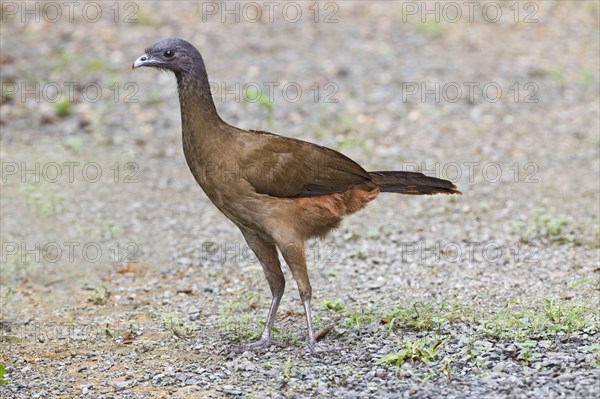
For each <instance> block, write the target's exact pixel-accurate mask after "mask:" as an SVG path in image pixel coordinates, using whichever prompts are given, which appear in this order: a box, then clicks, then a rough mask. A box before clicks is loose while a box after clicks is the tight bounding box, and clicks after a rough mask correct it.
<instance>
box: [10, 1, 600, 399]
mask: <svg viewBox="0 0 600 399" xmlns="http://www.w3.org/2000/svg"><path fill="white" fill-rule="evenodd" d="M75 3H76V4H75V5H73V6H72V8H71V9H69V7H70V6H69V7H68V6H66V5H65V4H63V3H37V2H31V3H28V5H27V7H29V6H30V8H27V10H30V11H28V12H29V13H28V12H27V11H26V9H25V8H24V7H26V6H25V5H24V3H21V2H8V1H3V2H2V16H1V18H2V24H1V35H0V37H1V39H0V40H1V41H0V43H1V52H0V63H1V72H0V78H1V80H2V104H1V108H0V110H1V114H0V129H1V132H2V135H1V140H0V143H1V145H2V147H1V150H0V157H1V162H2V182H1V185H0V188H1V192H0V197H1V198H0V199H1V208H0V217H1V220H2V223H1V237H0V239H1V242H2V248H1V250H2V259H1V260H2V264H1V275H0V277H1V284H0V299H1V304H2V308H1V321H0V323H1V324H0V331H1V336H0V338H1V342H0V348H1V353H0V364H2V365H3V366H4V367H5V370H6V371H5V374H4V377H3V380H2V378H0V383H1V381H4V382H5V383H4V384H3V385H0V396H1V397H3V398H35V397H39V398H55V397H60V398H79V397H90V398H100V397H125V398H154V397H179V398H187V397H225V396H240V397H247V398H252V397H254V398H259V397H298V398H301V397H308V396H311V397H359V396H360V397H378V398H380V397H390V398H391V397H461V398H462V397H474V398H482V397H532V398H535V397H578V398H589V397H597V395H598V394H599V393H600V387H599V384H600V375H599V374H600V346H599V345H598V341H599V340H598V334H599V329H600V321H599V317H598V312H597V309H598V306H599V273H600V267H599V236H600V233H599V227H598V226H599V213H600V209H599V205H598V204H599V203H600V201H599V199H600V198H599V197H600V186H599V183H600V177H599V169H600V163H599V159H600V158H599V153H598V152H599V151H598V149H599V144H600V139H599V133H598V132H599V76H598V70H599V67H600V61H599V57H600V56H599V54H600V50H599V46H600V43H599V34H598V26H599V17H598V12H599V3H598V2H597V1H585V2H581V1H577V2H576V1H573V2H570V1H560V2H559V1H539V2H516V3H515V2H507V3H504V2H503V3H501V4H500V3H498V2H482V3H481V5H478V6H473V7H474V8H473V9H471V10H470V9H469V8H468V7H467V6H464V5H463V6H460V10H461V14H460V16H459V15H458V14H456V10H457V9H456V7H455V8H454V9H453V8H452V6H448V5H447V3H441V2H440V3H435V2H429V3H427V7H429V8H428V9H429V10H433V11H432V13H433V14H427V12H426V10H425V9H424V8H422V7H425V6H424V5H423V4H424V3H422V2H321V3H315V4H313V2H291V3H281V4H280V5H269V4H267V3H263V2H258V3H252V4H249V3H237V2H231V3H229V4H228V5H227V6H225V5H223V3H221V2H204V3H201V2H196V3H194V2H177V3H175V2H163V3H156V2H137V3H136V2H122V3H115V2H97V3H93V4H95V5H97V6H98V7H100V8H99V9H96V8H95V7H96V6H87V8H86V7H84V5H85V4H84V3H79V2H75ZM53 4H56V6H55V5H53ZM255 4H258V5H260V7H261V8H260V9H261V10H262V11H261V14H260V16H259V15H257V14H256V12H257V10H258V9H257V8H256V7H255ZM455 4H459V5H460V4H461V3H460V2H459V3H455ZM36 7H37V8H36ZM224 7H228V8H227V9H225V8H224ZM269 7H272V8H269ZM31 10H33V11H31ZM98 10H101V12H100V13H98ZM228 10H229V11H228ZM269 10H271V11H270V12H269ZM498 10H499V11H498ZM57 12H59V13H60V14H57ZM70 12H71V14H70ZM298 12H300V13H301V14H298ZM71 17H72V18H71ZM436 17H438V18H439V23H436V22H435V21H434V19H435V18H436ZM236 19H237V21H236ZM423 21H425V22H423ZM175 36H176V37H182V38H185V39H187V40H188V41H190V42H191V43H193V44H195V45H196V46H197V47H198V49H199V50H200V51H201V53H202V55H203V57H204V60H205V63H206V65H207V70H208V73H209V78H210V80H211V82H212V83H213V87H214V88H215V93H214V98H215V101H216V105H217V108H218V110H219V112H220V113H221V115H222V117H223V118H224V119H225V120H227V121H228V122H230V123H231V124H234V125H237V126H241V127H245V128H260V129H266V130H270V131H273V132H277V133H280V134H284V135H287V136H291V137H296V138H301V139H304V140H308V141H312V142H316V143H319V144H322V145H326V146H329V147H332V148H335V149H337V150H339V151H342V152H343V153H345V154H346V155H348V156H350V157H352V158H353V159H355V160H356V161H357V162H359V163H360V164H361V165H363V166H364V167H365V168H366V169H368V170H417V169H418V170H422V171H423V172H425V173H427V174H431V175H436V176H439V177H445V178H448V179H451V180H453V181H454V182H455V183H456V184H457V185H458V186H459V188H460V189H461V191H462V192H463V195H462V196H460V197H454V196H453V197H450V196H435V197H427V198H424V197H411V196H396V195H391V194H388V195H381V196H380V197H379V198H378V199H377V200H376V201H375V202H373V203H371V204H370V205H369V206H368V207H367V208H366V209H365V210H364V211H362V212H360V213H358V214H356V215H353V216H352V217H349V218H348V219H347V220H345V221H344V223H343V225H342V226H341V227H340V228H339V229H338V230H336V231H335V232H333V233H332V234H331V235H330V236H329V237H328V238H327V239H326V240H323V241H314V242H310V243H308V251H307V252H308V253H309V271H310V274H311V281H312V285H313V292H314V293H313V296H314V307H315V310H314V317H315V324H316V326H317V328H318V329H324V328H327V327H330V326H333V329H332V330H331V331H330V332H329V333H328V334H327V335H326V336H325V337H324V339H323V342H324V343H325V344H327V345H331V346H334V347H337V348H338V350H337V351H333V352H328V353H325V354H320V355H318V356H316V355H312V354H310V353H307V352H306V350H305V349H304V339H305V324H304V315H303V313H302V308H301V305H300V301H299V296H298V294H297V291H296V287H295V284H294V282H293V280H292V278H291V274H290V273H289V270H285V274H286V278H287V279H288V285H287V289H286V294H285V296H284V299H283V302H282V305H281V308H280V311H279V315H278V319H277V321H276V327H277V331H276V332H275V333H274V334H275V337H276V338H277V339H280V340H282V341H284V343H285V346H284V347H282V348H280V347H273V348H271V349H269V350H268V351H266V352H264V353H243V354H236V353H232V352H231V350H230V349H231V348H232V346H233V345H235V344H236V343H239V342H245V341H249V340H251V339H253V338H256V336H257V334H259V332H260V329H261V326H262V324H261V323H263V322H264V318H265V317H266V312H267V308H268V304H269V301H270V292H269V290H268V285H267V283H266V281H264V278H263V276H262V272H261V268H260V265H259V264H258V263H257V262H256V260H255V259H254V257H253V256H252V254H251V253H250V252H249V250H248V249H247V247H246V246H245V244H244V241H243V237H242V236H241V234H240V233H239V231H238V230H237V229H236V228H235V226H234V225H233V224H232V223H231V222H229V221H228V220H227V219H226V218H225V217H224V216H223V215H221V214H220V213H219V211H218V210H217V209H216V208H215V207H214V206H213V205H212V204H211V203H210V202H209V201H208V199H207V198H206V196H205V195H204V193H203V192H202V190H201V189H200V188H199V187H198V186H197V184H196V183H195V181H194V179H193V177H192V176H191V173H190V172H189V170H188V169H187V166H186V164H185V160H184V158H183V153H182V149H181V138H180V137H181V133H180V132H181V126H180V115H179V105H178V98H177V92H176V84H175V79H174V77H173V76H172V75H171V74H169V73H160V72H158V71H155V70H150V69H141V70H132V69H131V65H132V63H133V61H134V60H135V59H136V58H137V57H139V56H140V55H141V54H142V53H143V51H144V48H145V47H147V46H149V45H151V44H153V43H155V42H156V41H158V40H160V39H163V38H166V37H175ZM271 88H272V92H271V91H270V90H271ZM298 89H300V90H301V93H300V91H299V90H298ZM257 90H258V91H259V92H260V93H262V97H260V99H259V96H258V95H257ZM244 92H245V93H246V94H247V100H246V101H244V100H243V98H244V95H243V94H244ZM386 355H392V356H387V357H386ZM386 363H389V364H386Z"/></svg>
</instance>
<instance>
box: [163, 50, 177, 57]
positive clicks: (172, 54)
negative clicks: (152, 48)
mask: <svg viewBox="0 0 600 399" xmlns="http://www.w3.org/2000/svg"><path fill="white" fill-rule="evenodd" d="M163 55H164V56H165V57H167V58H171V57H173V56H174V55H175V53H173V51H171V50H167V51H165V52H164V53H163Z"/></svg>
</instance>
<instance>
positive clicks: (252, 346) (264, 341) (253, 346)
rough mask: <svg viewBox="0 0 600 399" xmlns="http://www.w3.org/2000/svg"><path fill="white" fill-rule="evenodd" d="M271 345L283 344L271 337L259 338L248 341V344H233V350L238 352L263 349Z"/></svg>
mask: <svg viewBox="0 0 600 399" xmlns="http://www.w3.org/2000/svg"><path fill="white" fill-rule="evenodd" d="M271 345H277V346H285V345H284V344H283V343H282V342H279V341H273V340H272V339H271V338H261V339H259V340H258V341H255V342H250V343H248V344H240V345H235V346H234V347H233V351H234V352H238V353H242V352H246V351H264V350H266V349H267V348H268V347H269V346H271Z"/></svg>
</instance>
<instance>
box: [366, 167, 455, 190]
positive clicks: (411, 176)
mask: <svg viewBox="0 0 600 399" xmlns="http://www.w3.org/2000/svg"><path fill="white" fill-rule="evenodd" d="M369 176H371V179H373V182H375V184H377V185H378V186H379V189H380V190H381V192H384V193H401V194H413V195H424V194H425V195H431V194H461V192H460V191H458V189H457V188H456V186H455V185H454V184H453V183H452V182H451V181H448V180H443V179H438V178H435V177H429V176H425V175H424V174H423V173H419V172H369Z"/></svg>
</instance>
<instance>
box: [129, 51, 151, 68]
mask: <svg viewBox="0 0 600 399" xmlns="http://www.w3.org/2000/svg"><path fill="white" fill-rule="evenodd" d="M153 63H154V61H153V60H152V58H151V57H149V56H148V55H147V54H143V55H142V56H141V57H140V58H138V59H137V60H135V62H134V63H133V67H132V68H133V69H135V68H139V67H142V66H150V65H152V64H153Z"/></svg>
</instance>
